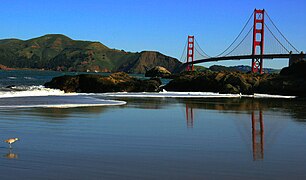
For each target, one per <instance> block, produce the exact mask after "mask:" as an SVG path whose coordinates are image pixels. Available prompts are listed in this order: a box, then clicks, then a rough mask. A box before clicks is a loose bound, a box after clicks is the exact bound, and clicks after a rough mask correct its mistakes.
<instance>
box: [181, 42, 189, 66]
mask: <svg viewBox="0 0 306 180" xmlns="http://www.w3.org/2000/svg"><path fill="white" fill-rule="evenodd" d="M187 42H188V40H186V43H185V46H184V49H183V53H182V55H181V58H180V61H181V62H185V61H186V57H187V55H186V53H187V52H186V50H187Z"/></svg>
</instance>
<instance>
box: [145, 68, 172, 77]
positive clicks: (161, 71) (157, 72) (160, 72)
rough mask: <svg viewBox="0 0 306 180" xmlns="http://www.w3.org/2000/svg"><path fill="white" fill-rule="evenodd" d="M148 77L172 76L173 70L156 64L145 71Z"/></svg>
mask: <svg viewBox="0 0 306 180" xmlns="http://www.w3.org/2000/svg"><path fill="white" fill-rule="evenodd" d="M145 76H146V77H161V78H167V77H170V76H171V72H170V71H168V70H167V69H166V68H164V67H161V66H155V67H154V68H152V69H150V70H149V71H147V72H146V73H145Z"/></svg>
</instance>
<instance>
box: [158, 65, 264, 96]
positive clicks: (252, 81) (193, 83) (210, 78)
mask: <svg viewBox="0 0 306 180" xmlns="http://www.w3.org/2000/svg"><path fill="white" fill-rule="evenodd" d="M250 76H251V75H250V74H245V73H238V72H218V73H216V72H210V71H206V72H201V73H196V72H192V73H184V74H181V76H179V77H178V78H175V79H174V80H172V81H170V82H169V83H168V84H167V85H166V86H164V87H163V88H164V89H166V90H167V91H202V92H220V93H243V94H251V93H253V87H254V86H256V85H257V84H258V81H259V79H258V78H250Z"/></svg>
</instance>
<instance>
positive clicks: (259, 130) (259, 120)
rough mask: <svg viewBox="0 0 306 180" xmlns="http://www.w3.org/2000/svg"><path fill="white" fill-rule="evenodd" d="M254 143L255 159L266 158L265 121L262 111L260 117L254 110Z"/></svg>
mask: <svg viewBox="0 0 306 180" xmlns="http://www.w3.org/2000/svg"><path fill="white" fill-rule="evenodd" d="M252 144H253V160H255V161H256V160H260V159H264V122H263V115H262V111H259V117H258V116H256V115H255V113H254V111H253V112H252Z"/></svg>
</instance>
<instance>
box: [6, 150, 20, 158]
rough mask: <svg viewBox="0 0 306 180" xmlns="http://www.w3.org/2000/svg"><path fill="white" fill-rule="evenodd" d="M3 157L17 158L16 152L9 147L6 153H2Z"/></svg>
mask: <svg viewBox="0 0 306 180" xmlns="http://www.w3.org/2000/svg"><path fill="white" fill-rule="evenodd" d="M3 157H5V158H7V159H18V154H16V153H14V152H13V150H12V149H9V151H8V153H7V154H4V155H3Z"/></svg>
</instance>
